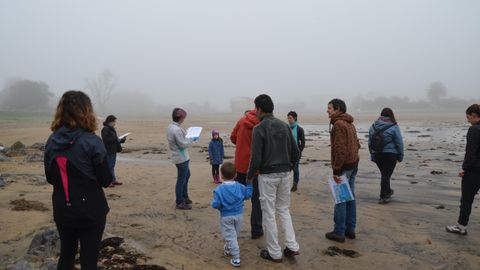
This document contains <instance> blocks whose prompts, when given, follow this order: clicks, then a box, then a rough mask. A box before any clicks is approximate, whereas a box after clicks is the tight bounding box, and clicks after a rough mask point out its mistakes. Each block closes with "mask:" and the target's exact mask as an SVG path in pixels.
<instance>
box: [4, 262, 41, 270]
mask: <svg viewBox="0 0 480 270" xmlns="http://www.w3.org/2000/svg"><path fill="white" fill-rule="evenodd" d="M7 270H35V268H33V265H32V264H31V263H29V262H27V261H26V260H20V261H18V262H17V263H16V264H14V265H12V266H10V267H7Z"/></svg>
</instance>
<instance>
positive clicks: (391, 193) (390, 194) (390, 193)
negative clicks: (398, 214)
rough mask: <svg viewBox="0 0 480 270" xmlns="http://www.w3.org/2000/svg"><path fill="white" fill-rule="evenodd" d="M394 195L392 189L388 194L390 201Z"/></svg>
mask: <svg viewBox="0 0 480 270" xmlns="http://www.w3.org/2000/svg"><path fill="white" fill-rule="evenodd" d="M394 193H395V191H394V190H393V189H390V192H389V193H388V194H387V197H386V198H387V199H390V198H391V197H392V196H393V194H394Z"/></svg>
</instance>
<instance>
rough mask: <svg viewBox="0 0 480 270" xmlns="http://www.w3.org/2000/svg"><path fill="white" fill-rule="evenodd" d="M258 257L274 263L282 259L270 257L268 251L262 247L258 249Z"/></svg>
mask: <svg viewBox="0 0 480 270" xmlns="http://www.w3.org/2000/svg"><path fill="white" fill-rule="evenodd" d="M260 257H262V259H265V260H269V261H272V262H276V263H281V262H282V261H283V259H282V258H280V259H274V258H272V256H270V253H268V250H266V249H262V251H260Z"/></svg>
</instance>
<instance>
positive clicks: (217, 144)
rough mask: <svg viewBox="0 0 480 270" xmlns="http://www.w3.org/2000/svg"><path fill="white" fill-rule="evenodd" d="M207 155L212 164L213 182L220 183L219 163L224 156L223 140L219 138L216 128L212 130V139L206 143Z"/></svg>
mask: <svg viewBox="0 0 480 270" xmlns="http://www.w3.org/2000/svg"><path fill="white" fill-rule="evenodd" d="M208 156H209V157H210V164H211V165H212V177H213V183H215V184H220V183H221V182H220V172H219V169H220V165H221V164H222V163H223V157H224V156H225V153H224V149H223V140H222V138H220V133H219V132H218V130H216V129H214V130H212V140H211V141H210V143H209V144H208Z"/></svg>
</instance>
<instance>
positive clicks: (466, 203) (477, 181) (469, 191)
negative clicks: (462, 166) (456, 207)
mask: <svg viewBox="0 0 480 270" xmlns="http://www.w3.org/2000/svg"><path fill="white" fill-rule="evenodd" d="M479 189H480V172H465V175H464V176H463V178H462V198H461V199H460V216H459V217H458V224H460V225H463V226H467V224H468V219H469V218H470V213H471V212H472V204H473V199H474V198H475V194H477V192H478V190H479Z"/></svg>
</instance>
